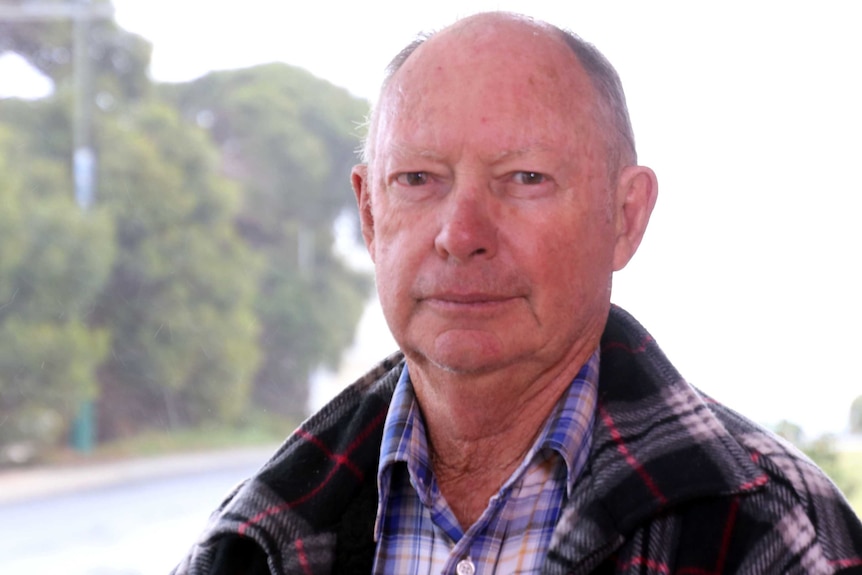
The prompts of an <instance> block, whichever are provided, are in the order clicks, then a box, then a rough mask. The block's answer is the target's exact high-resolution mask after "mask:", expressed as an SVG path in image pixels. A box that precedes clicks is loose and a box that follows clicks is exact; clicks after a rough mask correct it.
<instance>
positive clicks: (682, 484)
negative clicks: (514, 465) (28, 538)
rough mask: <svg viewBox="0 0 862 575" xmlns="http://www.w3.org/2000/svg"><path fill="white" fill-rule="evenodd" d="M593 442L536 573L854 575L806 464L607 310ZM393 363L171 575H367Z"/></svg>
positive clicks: (860, 557)
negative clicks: (708, 393) (689, 377)
mask: <svg viewBox="0 0 862 575" xmlns="http://www.w3.org/2000/svg"><path fill="white" fill-rule="evenodd" d="M601 345H602V347H601V354H602V355H601V367H600V373H599V399H598V411H597V415H596V422H595V424H594V428H593V442H592V446H591V449H590V454H589V457H588V459H587V463H586V465H585V468H584V471H583V473H582V475H581V477H580V478H579V479H578V481H577V484H576V486H575V489H574V491H573V493H572V497H571V498H570V499H569V501H568V502H567V504H566V505H565V506H564V507H563V509H562V511H561V515H560V518H559V521H558V523H557V527H556V529H555V531H554V536H553V540H552V542H551V546H550V550H549V552H548V556H547V558H546V560H545V564H544V567H543V570H542V572H543V573H545V574H547V575H562V574H573V575H574V574H586V573H629V574H634V573H639V574H672V573H676V574H680V575H683V574H688V575H707V574H713V573H715V574H719V573H750V574H772V573H794V574H795V573H799V574H803V573H814V574H830V573H839V572H841V573H845V574H850V573H854V574H862V523H860V521H859V519H858V518H857V517H856V515H855V514H854V513H853V511H852V510H851V509H850V507H849V506H848V505H847V502H846V500H845V499H844V498H843V496H842V495H841V493H840V492H839V491H838V490H837V489H836V488H835V486H834V485H833V484H832V483H831V482H830V481H829V480H828V479H827V478H826V477H825V476H824V475H823V474H822V472H820V471H819V470H818V469H817V468H816V466H814V464H813V463H811V462H810V461H809V460H808V459H806V458H805V457H804V456H803V455H801V454H800V453H799V452H798V451H796V450H795V449H794V448H793V447H792V446H790V445H788V444H786V443H784V442H783V441H781V440H779V439H777V438H776V437H775V436H773V435H772V434H771V433H769V432H767V431H765V430H763V429H762V428H759V427H758V426H756V425H755V424H753V423H751V422H750V421H748V420H746V419H745V418H743V417H741V416H739V415H738V414H736V413H734V412H733V411H731V410H729V409H727V408H726V407H724V406H721V405H719V404H717V403H716V402H714V401H712V400H710V399H709V398H707V397H705V396H704V395H702V394H701V393H699V392H698V391H697V390H696V389H694V388H693V387H691V386H690V385H688V384H687V383H686V382H685V381H684V380H683V379H682V378H681V377H680V375H679V374H678V373H677V371H676V370H675V369H674V367H673V366H672V365H671V364H670V362H669V361H668V360H667V358H666V357H665V356H664V354H662V352H661V350H660V349H659V348H658V346H657V345H656V343H655V342H654V341H653V339H652V337H650V335H649V334H648V333H647V332H646V331H645V330H644V329H643V327H641V326H640V324H638V323H637V322H636V321H635V320H634V319H633V318H632V317H631V316H629V315H628V314H627V313H626V312H624V311H623V310H621V309H620V308H617V307H614V308H612V310H611V313H610V316H609V317H608V322H607V326H606V328H605V333H604V335H603V337H602V344H601ZM401 362H402V359H401V357H400V356H398V355H395V356H392V357H390V358H388V359H387V360H385V361H384V362H383V363H382V364H381V365H380V366H379V367H378V368H376V369H375V370H374V371H372V372H371V373H369V374H368V375H367V376H366V377H364V378H362V379H361V380H359V381H358V382H357V383H356V384H354V385H353V386H351V387H350V388H349V389H347V390H346V391H345V392H344V393H342V394H341V395H339V396H338V397H337V398H336V399H335V400H333V402H332V403H330V404H329V405H328V406H327V407H325V408H324V409H323V410H322V411H320V412H319V413H318V414H317V415H315V416H314V417H312V418H310V419H309V420H308V421H306V422H305V423H304V424H303V425H302V426H301V427H300V429H299V430H298V431H297V432H296V433H294V434H293V435H292V436H291V437H290V438H288V440H287V441H286V442H285V444H284V446H282V448H281V449H280V450H279V451H278V452H277V453H276V454H275V456H274V457H273V459H272V460H271V461H270V462H269V463H267V464H266V465H265V466H264V468H263V469H262V470H261V471H260V472H259V473H258V474H257V475H255V476H254V477H252V478H251V479H249V480H248V481H246V482H245V483H244V484H243V485H242V486H241V487H240V488H239V489H237V490H236V491H235V492H234V493H232V494H231V495H229V497H228V498H227V499H226V501H225V502H224V503H223V504H222V505H221V506H220V507H219V508H218V509H217V510H216V512H215V513H214V514H213V516H212V517H211V519H210V523H209V525H208V527H207V529H206V530H205V532H204V533H203V535H202V536H201V538H200V539H199V541H198V542H197V543H196V544H195V545H194V546H193V548H192V549H191V551H190V553H189V554H188V556H187V557H186V558H185V559H183V561H182V562H181V563H180V565H179V566H178V567H177V568H176V570H175V571H174V574H175V575H239V574H245V575H257V574H266V573H272V574H273V575H283V574H303V575H322V574H325V573H333V574H354V573H356V574H359V573H362V574H368V573H370V572H371V568H372V564H373V560H374V551H375V544H374V538H373V530H374V518H375V513H376V510H377V488H376V481H375V477H376V469H377V460H378V457H379V451H380V442H381V437H382V432H383V421H384V418H385V416H386V412H387V408H388V404H389V401H390V398H391V396H392V392H393V390H394V388H395V384H396V382H397V380H398V376H399V374H400V373H401V369H402V364H401Z"/></svg>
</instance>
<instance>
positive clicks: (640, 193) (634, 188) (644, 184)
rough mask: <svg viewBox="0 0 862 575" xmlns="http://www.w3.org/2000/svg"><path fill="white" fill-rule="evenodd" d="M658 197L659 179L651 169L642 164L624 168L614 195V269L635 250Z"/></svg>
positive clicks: (621, 267) (620, 265)
mask: <svg viewBox="0 0 862 575" xmlns="http://www.w3.org/2000/svg"><path fill="white" fill-rule="evenodd" d="M657 197H658V180H656V177H655V173H654V172H653V171H652V170H651V169H649V168H647V167H645V166H627V167H625V168H623V170H622V172H621V173H620V176H619V178H618V179H617V189H616V194H615V196H614V200H615V201H614V218H615V221H616V244H615V246H614V262H613V263H614V271H619V270H621V269H623V268H624V267H625V265H626V264H627V263H629V260H630V259H631V258H632V256H633V255H634V254H635V252H636V251H637V249H638V246H639V245H640V243H641V240H642V239H643V236H644V232H645V231H646V227H647V223H649V218H650V214H652V210H653V208H654V207H655V202H656V198H657Z"/></svg>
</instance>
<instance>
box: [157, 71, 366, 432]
mask: <svg viewBox="0 0 862 575" xmlns="http://www.w3.org/2000/svg"><path fill="white" fill-rule="evenodd" d="M161 92H162V94H163V95H164V97H165V98H166V99H167V100H169V101H171V102H173V104H174V105H175V106H176V107H177V109H178V110H180V112H181V113H182V114H183V116H184V117H186V118H187V119H189V121H192V122H196V123H199V124H201V125H203V126H205V127H206V128H207V129H208V131H209V133H210V134H211V136H212V139H213V140H214V141H215V142H216V144H217V145H218V146H219V148H220V150H221V154H222V164H221V169H222V171H223V172H224V173H225V174H226V175H228V176H229V177H230V178H232V179H233V180H235V181H236V182H237V184H238V185H239V186H240V187H241V188H242V190H243V203H242V207H241V210H240V214H239V217H238V218H237V225H238V229H239V230H240V233H241V234H242V236H243V238H244V239H245V240H246V241H247V242H248V243H249V244H250V245H252V246H253V247H254V249H255V250H256V251H257V252H259V253H260V254H262V255H263V257H264V259H265V267H264V273H263V276H262V278H261V282H260V284H259V297H258V302H257V310H258V316H259V318H260V321H261V325H262V328H263V331H262V336H261V340H260V345H261V349H262V350H263V353H264V359H263V363H262V366H261V369H260V371H259V372H258V374H257V377H256V378H255V397H256V399H257V401H258V402H259V403H260V404H261V405H262V406H265V407H268V408H272V409H277V410H279V411H281V412H284V413H287V414H291V415H303V414H304V412H305V406H306V403H307V387H308V377H309V373H310V372H311V371H312V370H313V369H314V368H315V367H317V366H318V365H320V364H330V365H332V364H336V363H337V362H338V359H339V357H340V353H341V351H342V350H343V349H344V348H345V347H346V346H347V345H349V344H350V342H351V340H352V337H353V331H354V328H355V326H356V324H357V322H358V321H359V317H360V315H361V313H362V309H363V307H364V304H365V301H366V299H367V296H368V293H369V291H370V282H369V280H368V278H367V277H365V276H364V275H362V274H359V273H356V272H354V271H352V270H351V269H350V268H349V267H348V266H346V265H345V264H344V262H342V261H341V260H339V259H338V258H336V257H335V256H334V254H333V251H332V245H333V224H334V222H335V219H336V218H337V217H338V215H339V214H341V213H342V212H343V211H344V210H345V209H351V208H352V207H353V205H354V199H353V196H352V194H351V191H350V187H349V179H348V174H349V172H350V168H351V166H352V165H353V163H354V162H355V150H356V147H357V137H356V126H357V124H358V123H359V122H360V121H361V119H362V118H364V117H365V115H366V114H367V111H368V108H367V103H365V102H363V101H361V100H357V99H356V98H353V97H351V96H350V95H349V94H348V93H347V91H345V90H343V89H340V88H336V87H334V86H332V85H331V84H329V83H328V82H324V81H322V80H319V79H317V78H314V77H313V76H312V75H311V74H309V73H308V72H306V71H305V70H301V69H298V68H294V67H291V66H287V65H284V64H270V65H264V66H258V67H254V68H249V69H244V70H234V71H226V72H218V73H213V74H209V75H207V76H205V77H203V78H200V79H199V80H197V81H195V82H191V83H189V84H181V85H166V86H163V87H162V89H161Z"/></svg>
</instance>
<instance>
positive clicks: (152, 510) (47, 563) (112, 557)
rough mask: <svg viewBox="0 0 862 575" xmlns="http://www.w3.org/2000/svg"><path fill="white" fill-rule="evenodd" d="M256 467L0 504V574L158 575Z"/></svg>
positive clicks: (239, 465) (227, 467)
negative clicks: (222, 500)
mask: <svg viewBox="0 0 862 575" xmlns="http://www.w3.org/2000/svg"><path fill="white" fill-rule="evenodd" d="M259 463H262V461H260V462H256V463H250V462H248V461H241V462H236V463H231V462H227V463H225V464H224V465H222V466H220V467H219V468H218V469H203V470H199V471H189V470H182V472H180V473H178V474H176V475H170V474H164V473H162V474H161V476H159V477H150V478H142V479H137V480H131V481H125V482H123V483H120V484H114V485H108V486H99V487H93V488H89V489H83V490H79V491H76V492H74V493H65V494H54V495H45V496H40V497H38V498H35V499H32V498H31V499H29V500H25V501H17V502H7V503H3V504H0V573H3V574H18V573H21V574H24V573H26V574H28V575H43V574H44V575H49V574H50V575H53V574H56V573H63V574H64V575H157V574H158V575H165V574H167V573H168V572H169V571H170V570H171V569H172V568H173V566H174V565H175V564H176V563H177V562H178V561H179V560H180V559H181V557H182V556H183V555H184V553H185V552H186V550H187V549H188V548H189V546H190V545H191V544H192V543H193V542H194V540H195V538H196V537H197V535H198V534H199V533H200V532H201V530H202V529H203V527H204V525H205V523H206V520H207V517H208V516H209V514H210V512H211V511H212V510H213V509H214V508H215V507H216V506H217V505H218V503H219V502H220V501H221V499H222V498H223V497H224V495H225V494H226V493H227V492H228V491H230V489H231V488H232V487H233V486H235V485H236V484H237V483H238V482H239V481H240V480H242V479H243V478H245V477H247V476H248V475H250V474H251V473H253V472H254V471H255V470H256V469H257V468H258V467H259Z"/></svg>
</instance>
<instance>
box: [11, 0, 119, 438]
mask: <svg viewBox="0 0 862 575" xmlns="http://www.w3.org/2000/svg"><path fill="white" fill-rule="evenodd" d="M113 17H114V7H113V6H112V5H111V4H108V3H99V4H93V3H91V0H70V2H68V3H65V4H49V3H44V4H42V3H38V2H30V3H27V4H19V5H15V6H0V21H7V22H8V21H18V22H21V21H33V22H40V21H52V20H71V21H72V23H73V26H74V31H73V40H72V42H73V43H72V52H73V74H74V95H75V96H74V101H75V104H74V106H75V109H74V112H73V113H74V116H73V122H72V178H73V182H74V194H75V201H76V202H77V204H78V207H79V208H81V209H82V210H87V209H89V208H90V206H91V205H92V204H93V198H94V196H95V189H96V153H95V151H94V150H93V143H92V125H93V97H92V78H91V67H90V57H89V32H90V24H91V22H93V21H94V20H99V19H111V18H113ZM95 439H96V415H95V405H94V402H93V400H89V399H88V400H84V401H83V402H82V403H81V405H80V406H79V408H78V415H77V417H76V418H75V421H74V422H73V424H72V430H71V443H72V447H74V448H75V449H76V450H77V451H80V452H82V453H89V452H90V451H92V450H93V447H94V445H95Z"/></svg>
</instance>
